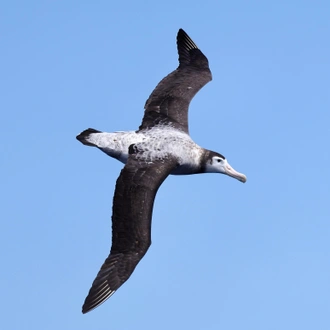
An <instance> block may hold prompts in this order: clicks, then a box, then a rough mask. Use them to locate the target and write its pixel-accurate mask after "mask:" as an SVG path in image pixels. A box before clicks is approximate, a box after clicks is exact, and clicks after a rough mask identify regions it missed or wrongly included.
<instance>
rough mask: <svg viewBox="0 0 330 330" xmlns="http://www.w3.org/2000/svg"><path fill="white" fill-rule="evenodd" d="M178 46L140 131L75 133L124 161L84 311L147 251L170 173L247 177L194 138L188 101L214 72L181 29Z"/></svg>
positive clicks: (98, 301)
mask: <svg viewBox="0 0 330 330" xmlns="http://www.w3.org/2000/svg"><path fill="white" fill-rule="evenodd" d="M177 48H178V53H179V67H178V68H177V69H176V70H174V71H173V72H172V73H170V74H169V75H168V76H166V77H165V78H164V79H162V80H161V82H160V83H159V84H158V85H157V86H156V88H155V89H154V91H153V92H152V93H151V95H150V96H149V99H148V100H147V102H146V104H145V107H144V109H145V111H144V117H143V120H142V124H141V126H140V127H139V129H138V130H137V131H129V132H114V133H105V132H101V131H97V130H95V129H91V128H89V129H87V130H85V131H83V132H82V133H80V134H79V135H78V136H77V139H78V140H79V141H80V142H81V143H83V144H84V145H87V146H93V147H97V148H99V149H100V150H102V151H103V152H105V153H106V154H107V155H109V156H111V157H113V158H116V159H118V160H119V161H121V162H123V163H124V164H125V166H124V168H123V169H122V170H121V172H120V175H119V177H118V179H117V182H116V188H115V194H114V198H113V206H112V246H111V251H110V255H109V256H108V258H107V259H106V260H105V262H104V264H103V265H102V267H101V269H100V271H99V272H98V274H97V276H96V278H95V280H94V282H93V284H92V287H91V289H90V291H89V293H88V296H87V298H86V300H85V302H84V305H83V308H82V312H83V313H87V312H89V311H91V310H92V309H94V308H96V307H97V306H99V305H100V304H102V303H103V302H104V301H105V300H107V299H108V298H109V297H110V296H111V295H113V294H114V293H115V292H116V290H118V288H119V287H120V286H121V285H122V284H123V283H125V282H126V281H127V280H128V278H129V277H130V276H131V274H132V273H133V271H134V269H135V267H136V266H137V264H138V263H139V262H140V260H141V259H142V258H143V256H144V255H145V253H146V252H147V250H148V248H149V246H150V244H151V218H152V209H153V205H154V199H155V196H156V193H157V190H158V188H159V187H160V185H161V184H162V182H163V181H164V180H165V179H166V177H167V176H168V175H169V174H179V175H184V174H198V173H222V174H226V175H229V176H231V177H233V178H235V179H238V180H239V181H241V182H245V181H246V176H245V175H244V174H241V173H239V172H237V171H235V170H234V169H233V168H232V167H231V166H230V165H229V163H228V162H227V160H226V158H225V157H224V156H223V155H221V154H219V153H217V152H214V151H210V150H207V149H204V148H201V147H200V146H198V145H197V144H196V143H195V142H194V141H193V140H192V139H191V138H190V136H189V132H188V107H189V103H190V101H191V100H192V98H193V97H194V96H195V94H196V93H197V92H198V91H199V90H200V89H201V88H202V87H203V86H204V85H206V84H207V83H208V82H209V81H211V80H212V75H211V71H210V69H209V63H208V60H207V58H206V57H205V55H204V54H203V53H202V52H201V51H200V50H199V49H198V47H197V46H196V44H195V43H194V42H193V41H192V40H191V39H190V37H189V36H188V35H187V34H186V33H185V32H184V31H183V30H182V29H180V30H179V32H178V35H177Z"/></svg>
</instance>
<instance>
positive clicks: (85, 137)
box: [76, 128, 102, 147]
mask: <svg viewBox="0 0 330 330" xmlns="http://www.w3.org/2000/svg"><path fill="white" fill-rule="evenodd" d="M93 133H102V132H101V131H98V130H96V129H94V128H88V129H86V130H84V131H83V132H81V133H80V134H79V135H77V136H76V139H77V140H78V141H80V142H81V143H82V144H84V145H85V146H91V147H95V144H93V143H91V142H90V141H89V139H88V138H89V136H90V134H93Z"/></svg>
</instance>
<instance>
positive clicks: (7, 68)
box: [0, 0, 330, 330]
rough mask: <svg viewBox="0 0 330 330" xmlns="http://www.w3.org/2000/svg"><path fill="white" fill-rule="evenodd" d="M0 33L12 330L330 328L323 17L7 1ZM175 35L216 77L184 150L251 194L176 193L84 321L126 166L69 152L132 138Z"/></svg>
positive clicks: (6, 298) (258, 10) (230, 189)
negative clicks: (101, 138)
mask: <svg viewBox="0 0 330 330" xmlns="http://www.w3.org/2000/svg"><path fill="white" fill-rule="evenodd" d="M0 16H1V17H0V30H1V37H0V38H1V39H0V40H1V54H0V58H1V62H0V63H1V64H0V65H1V80H0V89H1V97H0V109H1V136H2V138H1V144H0V148H1V151H0V153H1V163H0V166H1V171H0V173H1V174H0V176H1V178H0V179H1V230H0V249H1V251H2V258H1V262H2V267H1V272H0V283H1V302H0V309H1V311H2V316H1V328H2V329H7V330H16V329H19V330H21V329H47V330H52V329H56V330H57V329H63V330H66V329H80V330H84V329H97V330H102V329H114V330H121V329H123V330H127V329H143V330H149V329H158V330H163V329H191V330H195V329H196V330H200V329H203V330H204V329H207V330H218V329H226V330H238V329H239V330H241V329H247V330H249V329H251V330H265V329H267V330H278V329H281V330H292V329H299V330H305V329H306V330H307V329H308V330H310V329H317V330H328V329H330V316H329V315H330V314H329V311H330V206H329V205H330V200H329V195H330V188H329V184H330V174H329V168H330V152H329V141H330V129H329V123H330V97H329V95H330V46H329V40H330V39H329V38H330V37H329V36H330V19H329V17H330V3H329V1H325V0H324V1H303V0H302V1H298V0H296V1H293V0H291V1H290V0H289V1H243V0H240V1H216V0H213V1H207V0H206V1H202V2H195V3H194V2H192V1H178V0H177V1H172V0H168V1H163V2H156V1H149V0H145V1H133V0H129V1H121V2H119V1H118V2H116V3H115V2H113V1H103V0H100V1H10V2H9V1H7V2H3V3H2V4H1V10H0ZM179 28H183V29H185V30H186V32H187V33H188V34H189V35H190V36H191V37H192V39H193V40H194V41H195V42H196V43H197V45H198V46H199V47H200V48H201V49H202V51H203V52H204V54H205V55H206V56H207V57H208V59H209V62H210V67H211V70H212V73H213V81H212V82H211V83H209V84H208V85H207V86H205V87H204V89H202V90H201V91H200V93H199V94H198V95H197V96H196V97H195V99H194V100H193V102H192V104H191V107H190V113H189V118H190V133H191V135H192V137H193V139H194V140H195V141H196V142H197V143H199V144H200V145H202V146H204V147H206V148H209V149H213V150H216V151H218V152H220V153H222V154H224V155H225V156H226V157H227V158H228V160H229V162H230V163H231V164H232V165H233V167H234V168H236V169H237V170H238V171H240V172H243V173H245V174H246V175H247V177H248V181H247V183H246V184H242V183H240V182H238V181H236V180H234V179H231V178H229V177H225V176H222V175H216V174H208V175H196V176H188V177H169V178H168V179H167V180H166V182H165V183H164V184H163V186H162V187H161V188H160V190H159V193H158V195H157V199H156V203H155V209H154V214H153V225H152V239H153V244H152V246H151V248H150V250H149V251H148V253H147V255H146V256H145V258H144V259H143V260H142V261H141V263H140V264H139V265H138V267H137V268H136V271H135V272H134V273H133V275H132V277H131V278H130V279H129V281H128V282H126V283H125V284H124V285H123V286H122V287H121V288H120V289H119V290H118V292H116V293H115V295H114V296H113V297H111V298H110V299H109V300H108V301H107V302H106V303H105V304H103V305H102V306H101V307H99V308H97V309H96V310H94V311H92V312H91V313H89V314H87V315H83V314H81V306H82V303H83V301H84V299H85V296H86V294H87V293H88V290H89V288H90V285H91V283H92V281H93V280H94V277H95V275H96V273H97V271H98V270H99V267H100V266H101V264H102V263H103V261H104V259H105V258H106V256H107V255H108V252H109V249H110V239H111V238H110V228H111V224H110V218H111V207H112V197H113V191H114V186H115V181H116V178H117V176H118V174H119V172H120V169H121V167H122V165H121V164H120V163H119V162H117V161H115V160H113V159H111V158H109V157H107V156H106V155H104V154H102V153H101V152H100V151H98V150H96V149H92V148H87V147H85V146H83V145H81V144H80V143H79V142H78V141H76V139H75V136H76V135H77V134H78V133H79V132H80V131H82V130H83V129H85V128H88V127H93V128H96V129H100V130H104V131H115V130H134V129H136V128H137V127H138V126H139V125H140V122H141V118H142V114H143V106H144V103H145V101H146V99H147V97H148V96H149V94H150V93H151V91H152V89H153V88H154V87H155V85H156V84H157V83H158V81H159V80H160V79H161V78H163V77H164V76H165V75H166V74H168V73H169V72H170V71H172V70H173V69H175V68H176V66H177V52H176V33H177V31H178V29H179Z"/></svg>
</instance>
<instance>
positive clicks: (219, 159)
mask: <svg viewBox="0 0 330 330" xmlns="http://www.w3.org/2000/svg"><path fill="white" fill-rule="evenodd" d="M204 172H205V173H222V174H226V175H229V176H231V177H233V178H235V179H237V180H239V181H241V182H246V176H245V175H244V174H242V173H239V172H237V171H235V170H234V169H233V168H232V167H231V166H230V165H229V163H228V162H227V159H226V158H225V157H224V156H222V155H220V154H218V153H216V152H213V151H211V152H210V153H209V155H208V157H207V159H206V163H205V167H204Z"/></svg>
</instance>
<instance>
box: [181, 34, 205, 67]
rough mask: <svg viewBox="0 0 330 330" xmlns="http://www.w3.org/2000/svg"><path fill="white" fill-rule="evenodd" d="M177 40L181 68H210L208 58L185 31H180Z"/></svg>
mask: <svg viewBox="0 0 330 330" xmlns="http://www.w3.org/2000/svg"><path fill="white" fill-rule="evenodd" d="M176 40H177V46H178V53H179V63H180V67H183V66H187V65H194V66H196V67H200V68H208V66H209V63H208V60H207V58H206V56H205V55H204V54H203V53H202V52H201V51H200V50H199V48H198V47H197V45H196V44H195V43H194V41H193V40H192V39H191V38H190V37H189V36H188V34H187V33H186V32H185V31H184V30H183V29H179V32H178V35H177V38H176Z"/></svg>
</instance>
